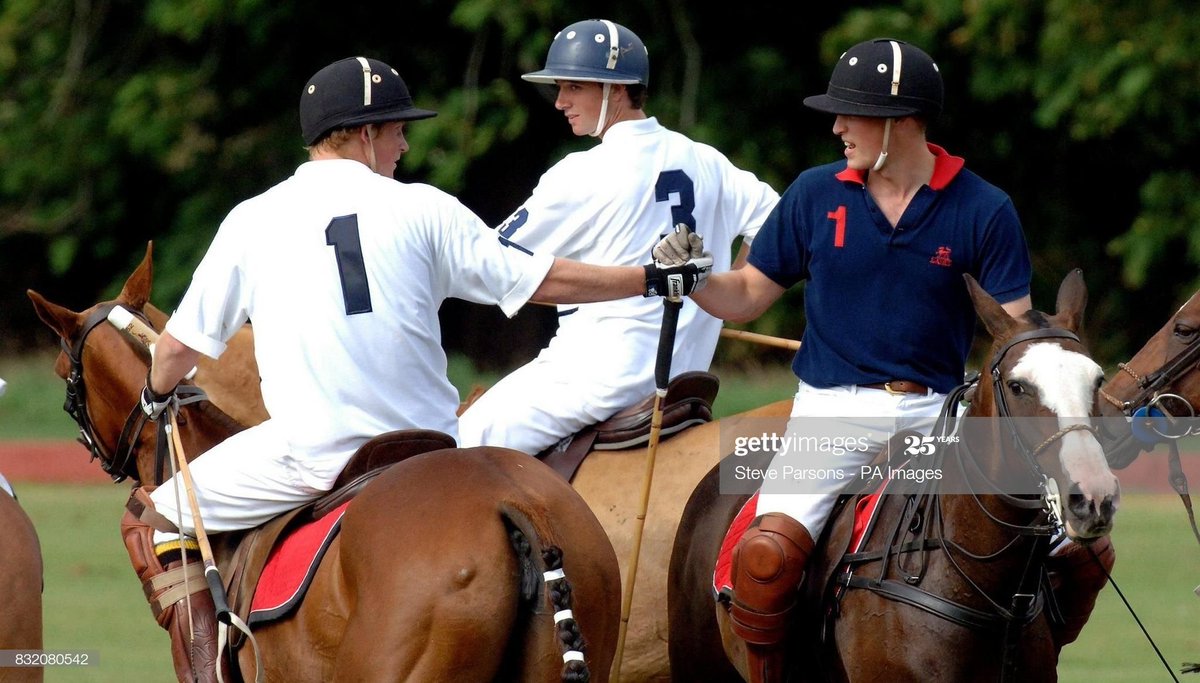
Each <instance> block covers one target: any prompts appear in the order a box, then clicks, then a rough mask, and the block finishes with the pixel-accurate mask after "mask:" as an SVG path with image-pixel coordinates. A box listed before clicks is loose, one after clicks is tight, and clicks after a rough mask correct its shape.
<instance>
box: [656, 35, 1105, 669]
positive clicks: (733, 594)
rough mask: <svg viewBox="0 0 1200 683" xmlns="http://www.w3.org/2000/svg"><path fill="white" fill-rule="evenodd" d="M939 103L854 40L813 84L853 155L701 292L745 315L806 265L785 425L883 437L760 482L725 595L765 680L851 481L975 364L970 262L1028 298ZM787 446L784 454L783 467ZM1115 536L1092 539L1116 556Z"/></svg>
mask: <svg viewBox="0 0 1200 683" xmlns="http://www.w3.org/2000/svg"><path fill="white" fill-rule="evenodd" d="M942 103H943V84H942V78H941V74H940V72H939V70H938V67H937V65H936V64H935V63H934V61H933V60H932V59H931V58H930V57H929V55H927V54H926V53H925V52H924V51H922V50H920V49H918V48H917V47H915V46H913V45H910V44H908V43H905V42H902V41H897V40H886V39H879V40H870V41H866V42H863V43H860V44H858V45H855V46H854V47H851V48H850V49H849V50H847V51H846V52H845V53H844V54H843V55H842V56H841V58H840V59H839V60H838V62H837V65H836V66H835V67H834V70H833V74H832V76H831V78H830V81H829V86H828V90H827V92H826V93H825V94H822V95H816V96H812V97H808V98H805V100H804V104H805V105H806V106H807V107H809V108H811V109H815V110H817V111H821V112H825V113H829V114H833V115H835V117H836V118H835V120H834V124H833V129H832V131H833V134H834V135H836V136H837V137H838V138H840V140H841V142H842V145H843V156H844V160H842V161H839V162H835V163H831V164H827V165H824V166H820V167H816V168H813V169H810V170H808V171H805V172H803V173H802V174H801V175H800V176H799V177H798V178H797V179H796V180H795V181H794V182H793V183H792V185H791V187H789V188H788V190H787V191H786V192H785V193H784V194H783V196H782V197H781V199H780V203H779V204H778V206H777V207H776V208H775V210H774V211H773V212H772V214H771V216H770V217H769V218H768V219H767V222H766V223H765V224H764V225H763V227H762V229H761V231H760V232H759V233H758V236H757V237H756V239H755V241H754V244H753V246H752V248H751V251H750V255H749V260H748V264H747V265H746V266H745V267H744V268H742V269H740V270H736V271H730V272H727V273H719V274H714V276H713V277H712V278H710V280H709V285H708V286H707V287H706V288H705V289H704V290H703V291H701V292H697V293H696V294H694V295H693V296H692V299H693V300H694V301H695V302H696V303H698V304H699V305H700V306H701V307H702V308H704V310H706V311H708V312H710V313H712V314H713V315H715V316H717V317H719V318H722V319H724V320H731V321H735V322H745V321H749V320H753V319H755V318H756V317H758V316H759V315H760V314H762V312H764V311H765V310H766V309H767V308H768V307H769V306H770V305H771V304H773V303H774V302H775V301H777V300H778V299H779V298H780V296H782V294H783V293H784V292H785V291H786V290H787V288H789V287H791V286H793V285H795V284H797V283H799V282H802V281H804V282H806V285H805V291H804V300H805V316H806V321H807V322H806V324H807V328H806V330H805V332H804V338H803V344H802V346H801V348H800V350H799V352H798V353H797V354H796V357H795V359H794V362H793V365H792V367H793V370H794V371H795V373H796V376H797V377H798V378H799V380H800V381H799V385H798V389H797V392H796V396H795V400H794V403H793V408H792V412H791V415H792V418H793V420H792V422H791V423H790V424H789V427H788V431H789V434H790V433H797V430H799V429H801V423H802V422H803V420H804V418H810V417H821V418H824V419H825V422H824V424H826V425H832V426H831V427H830V428H831V429H832V430H834V432H836V433H837V434H838V435H840V436H843V437H845V438H846V439H852V438H853V439H864V440H865V441H866V442H868V443H869V444H870V446H871V447H870V448H868V449H862V450H852V451H849V452H847V453H845V454H844V455H840V456H839V457H836V458H834V457H831V456H829V455H828V454H822V453H819V452H817V451H815V450H811V449H809V451H803V450H802V452H799V453H795V452H793V453H790V454H786V455H787V458H788V460H787V461H790V462H791V463H799V464H802V465H803V466H805V467H809V466H811V467H813V468H831V469H833V470H842V471H843V474H844V475H845V476H842V477H827V478H822V479H818V480H814V481H806V482H804V484H802V485H797V484H794V483H793V484H791V488H790V490H781V489H780V488H774V489H772V488H771V487H770V486H764V489H763V490H762V491H761V492H760V493H759V496H758V506H757V509H756V511H755V512H756V517H755V519H754V521H753V522H752V523H751V525H750V527H749V529H748V530H747V531H746V532H745V534H744V535H743V536H742V538H741V539H740V541H739V542H738V544H737V546H736V549H735V550H734V555H733V572H732V584H733V585H732V586H730V587H725V588H726V589H727V590H726V591H723V592H724V595H723V598H722V600H723V603H724V605H725V607H724V609H726V610H728V613H727V618H728V619H730V620H731V629H732V631H733V633H734V634H736V636H737V637H739V638H741V639H742V640H744V641H745V644H746V646H747V660H748V661H746V662H743V663H741V665H739V669H741V670H742V671H743V673H744V674H745V673H747V672H748V676H749V680H750V681H751V682H752V683H759V682H766V681H782V680H784V675H785V668H784V665H785V661H784V652H783V646H784V644H785V643H786V641H787V638H786V636H787V628H788V624H789V621H790V618H791V615H790V612H791V611H792V609H793V607H794V606H795V604H796V601H797V588H798V587H799V585H800V582H801V579H802V577H803V574H804V570H805V565H806V564H807V562H808V558H809V555H810V554H811V553H812V552H813V546H814V540H813V539H815V538H819V537H820V535H821V532H822V530H823V529H824V527H825V524H826V522H827V520H828V517H829V515H830V512H831V510H832V508H833V505H834V501H835V499H836V498H837V496H838V494H839V493H841V492H842V490H843V489H844V487H845V485H846V484H847V483H848V482H850V481H853V480H855V479H856V477H857V474H858V471H859V468H860V467H861V466H863V465H866V464H868V463H869V462H870V460H871V459H872V457H873V456H874V454H875V452H877V451H878V450H879V449H880V448H881V447H882V446H883V444H884V441H885V440H886V438H887V435H889V434H893V433H895V432H897V431H899V430H901V429H914V430H918V431H921V432H924V433H928V432H929V430H930V428H931V427H932V426H933V423H934V420H935V418H936V416H937V414H938V412H939V410H940V409H941V407H942V404H943V401H944V399H945V397H946V394H947V393H948V392H949V391H951V390H952V389H953V388H954V387H956V386H957V385H959V384H960V383H961V382H962V380H963V376H964V370H965V364H966V360H967V356H968V353H969V351H970V348H971V343H972V340H973V338H974V331H975V320H976V316H975V311H974V307H973V306H972V303H971V300H970V298H969V296H968V293H967V291H966V289H965V288H964V287H963V274H970V275H971V276H973V277H974V278H975V279H976V280H978V282H979V283H980V284H981V285H982V287H983V288H984V289H985V290H986V291H987V292H988V293H989V294H990V295H991V296H992V297H994V298H995V299H996V300H997V301H998V302H1000V303H1001V305H1002V306H1003V308H1004V310H1005V311H1007V312H1008V313H1009V314H1010V315H1012V316H1018V315H1021V314H1022V313H1024V312H1025V311H1027V310H1028V309H1030V307H1031V300H1030V295H1029V292H1030V278H1031V272H1032V267H1031V264H1030V259H1029V253H1028V249H1027V247H1026V243H1025V238H1024V235H1023V233H1022V228H1021V223H1020V221H1019V219H1018V217H1017V213H1016V210H1015V208H1014V206H1013V203H1012V201H1011V199H1009V197H1008V195H1007V194H1005V193H1004V192H1003V191H1001V190H1000V189H999V188H997V187H995V186H994V185H991V184H990V183H988V182H986V181H985V180H983V179H982V178H980V177H979V176H978V175H976V174H975V173H973V172H971V171H970V170H968V169H967V168H966V167H965V162H964V161H963V159H962V158H960V157H955V156H952V155H950V154H949V153H948V152H946V150H944V149H942V148H941V147H939V146H937V145H934V144H931V143H929V142H928V141H927V140H926V130H927V126H928V125H929V123H930V122H931V121H933V120H934V119H935V118H936V117H937V115H938V114H939V113H940V111H941V109H942ZM665 239H666V240H677V241H678V238H677V237H676V236H674V235H668V236H667V237H666V238H665ZM678 248H679V249H681V250H684V251H686V246H685V245H683V244H679V245H678ZM781 457H782V455H781V454H776V455H775V461H774V462H773V466H774V467H782V464H783V462H785V461H783V460H780V458H781ZM798 486H802V488H803V491H802V492H798V491H797V487H798ZM1107 544H1108V541H1107V538H1106V539H1104V540H1102V541H1100V542H1098V543H1097V546H1103V547H1095V549H1096V550H1097V551H1099V552H1100V553H1101V555H1102V556H1105V554H1107V557H1108V559H1109V562H1110V564H1111V557H1112V556H1111V551H1109V550H1107V548H1108V545H1107ZM1078 550H1082V548H1080V547H1079V546H1074V544H1067V545H1066V546H1064V550H1063V551H1060V552H1064V556H1063V558H1062V560H1061V561H1060V564H1062V565H1063V568H1064V569H1066V570H1068V571H1079V570H1081V569H1085V568H1088V567H1090V565H1084V564H1082V563H1076V562H1075V561H1074V560H1072V559H1069V558H1072V557H1077V556H1078V552H1076V551H1078ZM1083 557H1084V558H1085V559H1087V558H1086V555H1084V556H1083ZM1078 581H1079V580H1078V579H1072V580H1071V581H1069V582H1067V583H1069V584H1071V585H1073V586H1084V588H1083V589H1082V590H1081V591H1080V592H1079V594H1076V595H1074V596H1072V597H1071V598H1070V599H1068V601H1067V603H1068V604H1066V605H1064V608H1065V611H1066V612H1067V613H1068V614H1072V615H1074V617H1073V619H1072V622H1071V623H1073V624H1075V626H1072V628H1071V630H1072V631H1073V632H1066V631H1065V630H1063V631H1060V632H1058V633H1056V634H1055V638H1056V641H1057V642H1058V644H1059V646H1061V645H1062V644H1065V643H1066V642H1070V641H1071V640H1073V639H1074V637H1075V636H1076V635H1078V628H1077V627H1081V626H1082V622H1083V621H1086V618H1087V615H1088V614H1089V613H1090V611H1091V606H1092V602H1093V601H1094V599H1095V590H1091V588H1089V587H1087V586H1089V585H1090V586H1091V587H1094V588H1095V589H1096V590H1098V586H1095V585H1094V582H1093V583H1092V584H1080V583H1078ZM1100 585H1101V586H1102V585H1103V577H1102V576H1101V581H1100ZM718 609H719V610H720V609H722V608H718ZM743 666H744V668H743Z"/></svg>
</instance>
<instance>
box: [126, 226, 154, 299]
mask: <svg viewBox="0 0 1200 683" xmlns="http://www.w3.org/2000/svg"><path fill="white" fill-rule="evenodd" d="M153 256H154V242H153V241H150V242H147V243H146V255H145V256H143V257H142V262H141V263H139V264H138V267H137V268H135V269H134V270H133V273H132V274H130V276H129V278H128V279H127V280H125V286H124V287H123V288H122V289H121V294H120V295H119V296H117V299H118V300H119V301H121V302H123V303H125V304H128V305H129V307H130V308H133V309H134V310H138V311H140V310H142V308H143V307H145V305H146V302H147V301H149V300H150V285H151V283H152V282H153V281H154V263H153Z"/></svg>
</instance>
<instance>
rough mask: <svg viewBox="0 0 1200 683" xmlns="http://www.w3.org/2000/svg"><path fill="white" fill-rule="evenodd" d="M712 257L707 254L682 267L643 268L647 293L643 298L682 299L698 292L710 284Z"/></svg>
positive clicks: (652, 265)
mask: <svg viewBox="0 0 1200 683" xmlns="http://www.w3.org/2000/svg"><path fill="white" fill-rule="evenodd" d="M712 264H713V260H712V256H710V255H708V254H705V255H704V256H701V257H700V258H696V259H692V260H690V261H688V262H687V263H684V264H683V265H680V266H663V265H659V264H657V263H651V264H649V265H646V266H642V268H643V269H645V271H646V292H645V294H644V295H643V296H648V297H649V296H665V297H667V298H668V299H675V300H678V299H681V298H683V297H685V296H687V295H689V294H691V293H692V292H695V291H698V290H700V289H701V288H703V287H704V285H705V284H706V283H707V282H708V274H709V273H711V272H712Z"/></svg>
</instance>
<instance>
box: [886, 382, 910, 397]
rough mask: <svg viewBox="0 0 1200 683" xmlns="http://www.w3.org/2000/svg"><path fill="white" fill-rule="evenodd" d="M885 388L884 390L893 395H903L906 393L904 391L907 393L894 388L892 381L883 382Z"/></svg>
mask: <svg viewBox="0 0 1200 683" xmlns="http://www.w3.org/2000/svg"><path fill="white" fill-rule="evenodd" d="M883 390H884V391H886V392H888V393H889V394H891V395H892V396H903V395H904V393H905V392H903V391H896V390H895V389H893V388H892V383H891V382H884V383H883Z"/></svg>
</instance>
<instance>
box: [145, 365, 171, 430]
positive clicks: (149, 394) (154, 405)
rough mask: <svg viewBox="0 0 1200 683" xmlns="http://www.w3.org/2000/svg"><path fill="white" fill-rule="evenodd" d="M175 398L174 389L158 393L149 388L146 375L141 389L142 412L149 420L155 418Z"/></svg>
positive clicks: (148, 377) (148, 376)
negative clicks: (144, 383)
mask: <svg viewBox="0 0 1200 683" xmlns="http://www.w3.org/2000/svg"><path fill="white" fill-rule="evenodd" d="M174 399H175V390H174V389H172V390H171V391H169V392H167V393H165V394H159V393H157V392H155V391H154V390H153V389H151V388H150V375H149V374H147V375H146V387H145V388H144V389H142V399H141V404H142V412H143V413H145V414H146V417H148V418H150V419H151V420H157V419H158V418H159V417H160V416H161V415H162V414H163V411H165V410H166V409H167V408H168V407H170V405H171V402H172V401H173V400H174Z"/></svg>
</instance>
